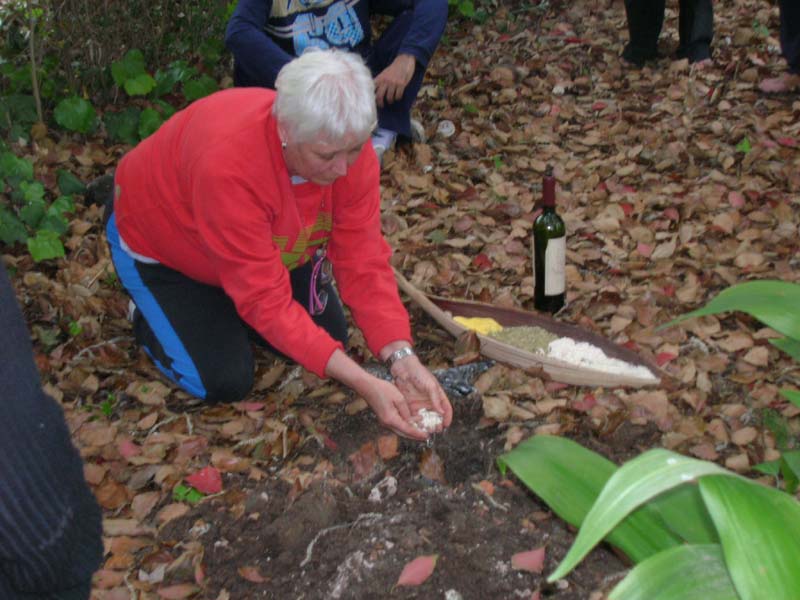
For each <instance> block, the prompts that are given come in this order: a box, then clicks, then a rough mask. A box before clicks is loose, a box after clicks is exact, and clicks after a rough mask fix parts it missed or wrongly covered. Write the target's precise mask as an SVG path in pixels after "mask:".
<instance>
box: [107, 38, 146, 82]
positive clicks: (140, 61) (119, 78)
mask: <svg viewBox="0 0 800 600" xmlns="http://www.w3.org/2000/svg"><path fill="white" fill-rule="evenodd" d="M144 73H145V70H144V54H142V51H141V50H139V49H138V48H134V49H132V50H128V53H127V54H125V57H124V58H123V59H122V60H118V61H117V62H115V63H112V64H111V76H112V77H113V78H114V83H116V84H117V85H118V86H119V87H124V85H125V82H126V81H128V80H129V79H133V78H134V77H138V76H139V75H142V74H144Z"/></svg>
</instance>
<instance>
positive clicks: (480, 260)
mask: <svg viewBox="0 0 800 600" xmlns="http://www.w3.org/2000/svg"><path fill="white" fill-rule="evenodd" d="M472 264H473V265H475V266H476V267H478V268H479V269H483V270H486V269H491V268H492V261H491V260H490V259H489V257H488V256H486V255H485V254H484V253H483V252H481V253H480V254H478V256H476V257H475V258H473V259H472Z"/></svg>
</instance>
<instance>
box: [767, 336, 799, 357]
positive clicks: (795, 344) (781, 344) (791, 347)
mask: <svg viewBox="0 0 800 600" xmlns="http://www.w3.org/2000/svg"><path fill="white" fill-rule="evenodd" d="M770 343H771V344H772V345H773V346H775V347H776V348H777V349H778V350H781V351H783V352H785V353H786V354H788V355H789V356H791V357H792V358H793V359H795V360H796V361H798V362H800V340H794V339H792V338H778V339H774V340H770Z"/></svg>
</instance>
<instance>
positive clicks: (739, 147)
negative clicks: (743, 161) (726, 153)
mask: <svg viewBox="0 0 800 600" xmlns="http://www.w3.org/2000/svg"><path fill="white" fill-rule="evenodd" d="M752 149H753V146H752V145H750V140H749V139H748V138H747V137H744V138H742V141H741V142H739V143H738V144H736V151H737V152H742V153H744V154H747V153H748V152H750V151H751V150H752Z"/></svg>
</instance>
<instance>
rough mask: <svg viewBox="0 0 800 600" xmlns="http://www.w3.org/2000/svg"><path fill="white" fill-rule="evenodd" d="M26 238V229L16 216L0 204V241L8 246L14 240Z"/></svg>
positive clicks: (21, 240) (13, 242) (14, 241)
mask: <svg viewBox="0 0 800 600" xmlns="http://www.w3.org/2000/svg"><path fill="white" fill-rule="evenodd" d="M27 238H28V230H27V229H25V225H23V224H22V221H20V220H19V219H18V218H17V216H16V215H15V214H14V213H13V212H11V211H10V210H8V209H7V208H5V207H4V206H0V242H3V243H4V244H8V245H9V246H10V245H12V244H15V243H16V242H24V241H25V240H26V239H27Z"/></svg>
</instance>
